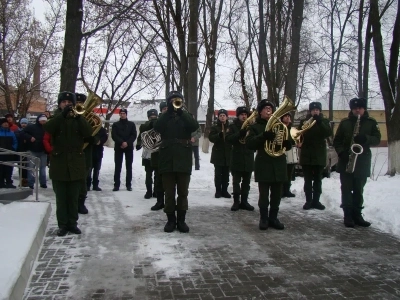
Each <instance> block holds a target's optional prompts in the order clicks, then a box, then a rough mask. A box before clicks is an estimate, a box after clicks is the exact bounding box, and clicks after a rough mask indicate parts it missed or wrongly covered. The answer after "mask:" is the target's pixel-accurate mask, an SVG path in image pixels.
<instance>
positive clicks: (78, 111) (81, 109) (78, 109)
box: [72, 103, 86, 115]
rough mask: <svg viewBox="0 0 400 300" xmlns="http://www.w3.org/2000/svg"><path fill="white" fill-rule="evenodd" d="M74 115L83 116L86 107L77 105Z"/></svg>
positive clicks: (74, 108)
mask: <svg viewBox="0 0 400 300" xmlns="http://www.w3.org/2000/svg"><path fill="white" fill-rule="evenodd" d="M72 112H73V113H74V115H83V114H84V113H85V112H86V109H85V106H84V105H83V104H81V103H77V104H76V105H75V107H73V108H72Z"/></svg>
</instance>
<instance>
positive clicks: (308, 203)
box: [303, 192, 312, 210]
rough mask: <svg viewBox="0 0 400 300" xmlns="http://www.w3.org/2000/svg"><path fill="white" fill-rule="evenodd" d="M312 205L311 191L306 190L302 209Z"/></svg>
mask: <svg viewBox="0 0 400 300" xmlns="http://www.w3.org/2000/svg"><path fill="white" fill-rule="evenodd" d="M311 206H312V193H310V192H306V203H304V205H303V209H305V210H309V209H311Z"/></svg>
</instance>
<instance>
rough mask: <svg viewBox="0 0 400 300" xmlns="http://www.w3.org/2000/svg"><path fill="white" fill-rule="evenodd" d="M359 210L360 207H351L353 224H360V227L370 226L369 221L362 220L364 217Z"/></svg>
mask: <svg viewBox="0 0 400 300" xmlns="http://www.w3.org/2000/svg"><path fill="white" fill-rule="evenodd" d="M361 211H362V208H353V219H354V224H356V225H358V226H361V227H369V226H371V223H370V222H368V221H365V220H364V218H363V216H362V214H361Z"/></svg>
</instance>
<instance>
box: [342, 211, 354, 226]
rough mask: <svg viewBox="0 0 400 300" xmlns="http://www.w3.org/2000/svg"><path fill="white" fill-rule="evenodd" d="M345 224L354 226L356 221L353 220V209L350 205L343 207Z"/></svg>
mask: <svg viewBox="0 0 400 300" xmlns="http://www.w3.org/2000/svg"><path fill="white" fill-rule="evenodd" d="M343 214H344V222H343V223H344V226H346V227H351V228H353V227H354V225H355V223H354V220H353V210H352V209H351V208H349V207H343Z"/></svg>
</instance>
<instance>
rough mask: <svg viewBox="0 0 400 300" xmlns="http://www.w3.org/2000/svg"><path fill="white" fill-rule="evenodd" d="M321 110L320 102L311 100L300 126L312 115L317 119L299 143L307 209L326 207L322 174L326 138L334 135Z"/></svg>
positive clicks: (304, 206) (324, 163)
mask: <svg viewBox="0 0 400 300" xmlns="http://www.w3.org/2000/svg"><path fill="white" fill-rule="evenodd" d="M321 111H322V105H321V103H320V102H311V103H310V105H309V113H308V114H307V116H306V118H305V119H304V120H302V121H301V122H300V125H299V127H298V129H299V130H300V129H301V127H302V126H303V124H304V122H305V121H307V120H309V119H310V118H311V117H312V118H313V120H315V121H316V122H315V124H314V126H312V127H311V128H310V129H309V130H307V131H305V132H304V133H303V140H302V143H301V145H299V147H301V151H300V165H301V167H302V170H303V174H304V193H305V194H306V203H305V204H304V205H303V209H305V210H308V209H311V208H316V209H319V210H324V209H325V206H324V205H323V204H321V202H320V197H321V194H322V174H323V172H324V169H325V166H326V155H327V154H326V138H328V137H330V136H332V129H331V127H330V125H329V120H328V119H326V118H324V116H323V115H322V113H321Z"/></svg>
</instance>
